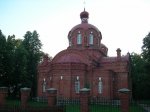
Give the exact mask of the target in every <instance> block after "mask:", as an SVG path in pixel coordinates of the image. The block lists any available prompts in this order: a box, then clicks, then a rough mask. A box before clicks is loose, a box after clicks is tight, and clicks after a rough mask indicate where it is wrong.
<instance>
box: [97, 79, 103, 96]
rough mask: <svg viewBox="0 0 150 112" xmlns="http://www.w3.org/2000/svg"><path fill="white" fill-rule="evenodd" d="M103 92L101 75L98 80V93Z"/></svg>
mask: <svg viewBox="0 0 150 112" xmlns="http://www.w3.org/2000/svg"><path fill="white" fill-rule="evenodd" d="M102 92H103V82H102V80H101V77H100V78H99V82H98V93H99V94H102Z"/></svg>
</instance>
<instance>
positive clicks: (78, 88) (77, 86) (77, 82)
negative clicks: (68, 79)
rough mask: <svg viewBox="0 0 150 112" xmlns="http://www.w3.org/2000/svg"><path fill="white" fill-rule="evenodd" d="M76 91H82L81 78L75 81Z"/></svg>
mask: <svg viewBox="0 0 150 112" xmlns="http://www.w3.org/2000/svg"><path fill="white" fill-rule="evenodd" d="M75 92H76V93H79V92H80V81H79V80H77V81H75Z"/></svg>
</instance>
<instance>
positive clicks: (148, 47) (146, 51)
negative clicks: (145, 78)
mask: <svg viewBox="0 0 150 112" xmlns="http://www.w3.org/2000/svg"><path fill="white" fill-rule="evenodd" d="M142 56H143V58H144V60H145V61H146V66H147V68H148V69H147V72H148V73H150V71H149V68H150V32H149V33H148V35H147V36H146V37H145V38H144V39H143V46H142Z"/></svg>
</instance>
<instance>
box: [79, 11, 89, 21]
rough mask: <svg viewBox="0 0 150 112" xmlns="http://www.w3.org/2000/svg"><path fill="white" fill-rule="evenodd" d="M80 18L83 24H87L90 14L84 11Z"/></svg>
mask: <svg viewBox="0 0 150 112" xmlns="http://www.w3.org/2000/svg"><path fill="white" fill-rule="evenodd" d="M80 18H81V21H82V22H83V23H87V22H88V18H89V13H88V12H87V11H85V9H84V11H83V12H81V13H80Z"/></svg>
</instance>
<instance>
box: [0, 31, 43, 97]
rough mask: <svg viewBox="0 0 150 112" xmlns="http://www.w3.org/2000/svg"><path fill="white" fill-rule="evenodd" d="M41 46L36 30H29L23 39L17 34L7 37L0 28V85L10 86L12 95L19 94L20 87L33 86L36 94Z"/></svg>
mask: <svg viewBox="0 0 150 112" xmlns="http://www.w3.org/2000/svg"><path fill="white" fill-rule="evenodd" d="M41 47H42V44H41V41H40V40H39V35H38V33H37V32H36V31H33V32H30V31H28V32H27V33H26V34H25V36H24V39H23V40H21V39H15V35H12V36H8V37H7V38H6V37H5V36H4V35H3V34H2V32H1V30H0V86H7V87H9V94H10V95H13V96H16V95H18V94H19V91H20V90H19V89H20V87H31V88H32V91H33V95H34V96H35V95H36V85H37V84H36V83H37V82H36V80H37V66H38V63H39V61H40V59H41V56H42V54H43V53H42V51H41Z"/></svg>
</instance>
